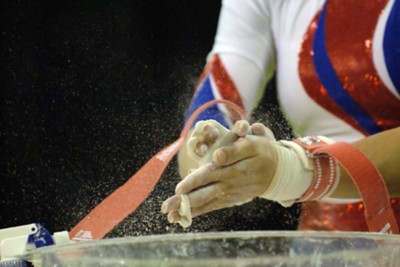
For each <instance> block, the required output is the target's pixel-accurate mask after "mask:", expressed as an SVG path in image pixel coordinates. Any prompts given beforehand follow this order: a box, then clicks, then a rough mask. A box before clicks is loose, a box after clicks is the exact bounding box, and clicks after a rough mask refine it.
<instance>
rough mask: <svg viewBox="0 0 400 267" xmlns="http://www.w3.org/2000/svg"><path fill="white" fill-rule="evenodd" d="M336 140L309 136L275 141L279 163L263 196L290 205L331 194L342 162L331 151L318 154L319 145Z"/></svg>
mask: <svg viewBox="0 0 400 267" xmlns="http://www.w3.org/2000/svg"><path fill="white" fill-rule="evenodd" d="M331 143H333V141H332V140H330V139H328V138H326V137H306V138H300V139H296V140H294V141H284V140H282V141H279V142H277V143H275V148H276V150H277V155H278V161H277V162H278V164H277V167H276V171H275V174H274V177H273V178H272V181H271V184H270V186H269V187H268V189H267V190H266V191H265V192H264V193H263V194H261V195H260V197H262V198H266V199H270V200H273V201H277V202H278V203H280V204H281V205H282V206H285V207H288V206H291V205H292V204H293V203H295V202H303V201H311V200H319V199H322V198H325V197H327V196H329V195H330V194H331V193H332V192H333V191H334V190H335V188H336V186H337V184H338V180H339V179H338V174H339V171H338V165H337V163H336V161H335V160H334V159H333V158H332V157H330V156H328V155H327V154H318V155H314V154H313V150H314V148H315V147H321V146H326V145H329V144H331Z"/></svg>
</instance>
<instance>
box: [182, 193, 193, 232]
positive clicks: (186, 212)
mask: <svg viewBox="0 0 400 267" xmlns="http://www.w3.org/2000/svg"><path fill="white" fill-rule="evenodd" d="M179 215H180V216H181V220H180V221H179V224H180V225H181V226H182V227H183V228H187V227H189V226H190V225H191V224H192V212H191V211H190V202H189V198H188V196H187V195H181V205H180V207H179Z"/></svg>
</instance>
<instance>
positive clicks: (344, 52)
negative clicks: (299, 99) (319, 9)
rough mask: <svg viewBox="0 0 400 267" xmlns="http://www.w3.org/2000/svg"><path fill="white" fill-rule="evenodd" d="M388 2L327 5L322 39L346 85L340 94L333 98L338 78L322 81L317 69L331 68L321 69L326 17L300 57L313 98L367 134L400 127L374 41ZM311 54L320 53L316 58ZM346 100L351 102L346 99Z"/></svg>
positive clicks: (399, 109) (399, 104)
mask: <svg viewBox="0 0 400 267" xmlns="http://www.w3.org/2000/svg"><path fill="white" fill-rule="evenodd" d="M386 4H387V1H371V2H368V3H366V2H365V1H362V0H353V1H340V0H333V1H329V2H327V4H326V10H324V12H325V13H324V15H325V20H324V21H323V22H324V24H325V28H323V30H324V40H316V41H317V42H320V43H321V42H322V43H323V45H324V46H325V49H326V51H327V55H328V57H329V63H330V64H331V66H332V69H333V70H334V75H335V77H337V79H338V81H339V83H340V87H341V90H342V92H340V91H338V90H337V89H336V88H334V89H335V91H334V92H336V94H337V95H336V96H332V93H331V91H330V90H332V88H330V87H329V86H332V84H331V83H330V82H331V81H332V77H331V78H329V77H328V79H327V80H328V82H326V81H324V83H321V80H320V78H321V73H319V74H318V70H317V69H316V68H326V64H324V66H318V65H315V61H316V60H315V57H316V55H315V51H314V49H315V47H314V46H313V44H314V42H315V40H314V38H315V34H316V29H318V22H319V16H320V15H321V13H320V14H318V15H317V16H316V17H315V18H314V20H313V22H312V23H311V25H310V27H309V29H308V31H307V33H306V35H305V37H304V40H303V44H302V49H301V50H300V54H299V73H300V77H301V81H302V83H303V85H304V87H305V89H306V91H307V93H308V94H309V95H310V97H311V98H312V99H314V100H315V101H316V102H317V103H319V104H320V105H321V106H322V107H324V108H325V109H327V110H328V111H330V112H331V113H333V114H335V115H336V116H338V117H340V118H341V119H343V120H344V121H345V122H347V123H348V124H350V125H352V126H353V127H354V128H356V129H357V130H359V131H361V132H362V133H364V134H365V135H368V134H372V133H375V132H378V131H380V130H386V129H390V128H393V127H396V126H398V125H400V101H399V99H397V98H396V97H395V96H394V95H393V94H392V93H391V92H390V91H389V89H388V88H386V86H385V85H384V84H383V82H382V81H381V79H380V77H379V76H378V73H377V71H376V69H375V67H374V64H373V60H372V41H371V40H372V37H373V35H374V30H375V28H376V23H377V21H378V19H379V16H380V14H381V12H382V10H383V8H384V7H385V5H386ZM367 17H368V19H365V18H367ZM319 30H321V28H320V29H319ZM310 51H312V52H314V53H313V54H314V55H313V56H312V57H311V56H310V54H311V52H310ZM322 74H323V75H326V73H325V72H324V73H322ZM321 88H324V89H321ZM346 96H349V98H348V99H347V100H348V101H347V100H346V99H345V98H343V97H346ZM343 99H344V100H343Z"/></svg>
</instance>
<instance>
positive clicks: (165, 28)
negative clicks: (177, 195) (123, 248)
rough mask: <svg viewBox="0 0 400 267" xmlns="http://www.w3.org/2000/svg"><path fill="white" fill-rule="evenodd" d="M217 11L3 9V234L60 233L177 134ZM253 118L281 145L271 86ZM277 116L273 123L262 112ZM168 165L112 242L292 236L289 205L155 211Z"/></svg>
mask: <svg viewBox="0 0 400 267" xmlns="http://www.w3.org/2000/svg"><path fill="white" fill-rule="evenodd" d="M219 8H220V1H216V0H203V1H198V0H185V1H171V0H170V1H162V0H143V1H138V0H135V1H128V0H121V1H39V0H35V1H1V4H0V9H1V10H2V11H1V13H2V14H1V51H0V66H1V69H0V82H1V84H0V87H1V88H0V90H1V91H0V92H1V98H0V101H1V106H0V107H1V114H0V116H1V119H0V138H1V142H0V146H1V160H0V174H1V183H0V198H1V202H0V203H1V206H0V207H1V209H0V228H5V227H11V226H17V225H22V224H28V223H32V222H39V223H41V224H42V225H44V226H45V227H46V228H47V229H48V230H50V231H51V232H54V231H60V230H69V229H71V228H72V227H73V226H74V225H75V224H76V223H78V222H79V220H80V219H82V218H83V217H84V216H85V215H86V214H87V213H88V212H89V211H90V210H91V209H92V208H94V207H95V206H96V204H97V203H99V202H100V201H101V200H102V199H103V198H104V197H106V196H107V195H108V194H110V193H111V192H113V191H114V190H115V189H116V188H118V186H119V185H122V184H123V183H124V182H125V181H126V180H127V179H129V177H131V175H132V174H134V173H135V172H136V171H137V170H138V169H139V168H140V166H142V165H143V164H144V163H145V162H146V161H147V160H148V159H150V158H151V156H152V155H154V154H155V153H156V152H157V151H158V150H160V149H161V148H163V147H165V146H166V145H167V144H169V143H171V142H172V141H174V140H175V139H176V138H177V137H178V136H179V131H180V128H181V123H182V119H183V114H184V111H185V109H186V107H187V105H188V103H189V101H190V97H191V94H192V91H193V89H194V85H195V82H196V80H197V77H198V75H199V74H200V71H201V70H202V67H203V66H204V64H205V57H206V55H207V53H208V51H209V50H210V49H211V46H212V42H213V38H214V34H215V30H216V25H217V19H218V13H219ZM270 91H271V94H270V97H269V99H266V101H265V102H264V105H263V106H262V107H261V108H260V109H259V111H262V112H260V113H257V114H258V115H257V117H256V119H259V120H263V121H264V122H265V123H267V124H269V125H271V127H273V128H274V130H275V132H276V133H277V135H278V137H279V135H280V134H281V135H283V136H284V137H285V136H286V137H287V136H289V135H290V133H289V130H288V128H287V126H286V125H285V123H284V121H282V120H281V119H279V118H277V117H276V116H277V115H276V113H277V112H276V107H275V103H274V101H271V99H273V98H274V92H273V88H272V89H271V90H270ZM267 109H268V110H271V109H272V110H274V111H273V112H272V113H271V112H270V113H269V114H272V116H271V115H270V116H268V115H266V114H267V113H266V112H265V110H267ZM178 181H179V178H178V175H177V171H176V161H175V160H174V161H173V162H172V163H171V164H170V165H169V167H168V169H167V170H166V172H165V173H164V175H163V177H162V178H161V180H160V182H159V183H158V185H157V186H156V188H155V190H154V191H153V192H152V194H151V195H150V196H149V198H148V199H147V200H146V202H145V203H144V204H143V205H142V206H141V207H140V208H139V209H138V210H137V211H136V212H135V213H133V214H132V215H131V216H129V217H128V218H127V219H126V220H124V222H123V223H121V224H120V225H119V226H118V227H117V228H116V229H114V231H112V232H111V233H110V235H109V237H118V236H125V235H147V234H162V233H171V232H184V231H196V232H197V231H230V230H263V229H266V230H276V229H278V230H285V229H294V228H295V227H296V223H297V215H298V207H297V206H295V207H293V208H291V209H283V208H280V207H279V206H278V205H276V204H273V203H270V202H267V201H265V200H256V201H254V202H253V203H250V204H246V205H244V206H241V207H235V208H232V209H226V210H223V211H218V212H213V213H211V214H209V215H207V216H203V217H201V218H196V219H195V221H194V224H193V226H192V227H191V228H189V229H188V230H182V229H181V228H180V227H179V226H176V225H169V224H168V223H167V221H166V218H165V216H163V215H162V214H161V213H160V212H159V210H160V205H161V203H162V201H163V200H164V199H166V198H167V197H168V196H170V195H172V194H173V190H174V187H175V184H176V183H177V182H178Z"/></svg>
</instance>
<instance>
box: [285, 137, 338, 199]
mask: <svg viewBox="0 0 400 267" xmlns="http://www.w3.org/2000/svg"><path fill="white" fill-rule="evenodd" d="M293 141H294V142H295V143H297V144H299V145H300V146H302V147H303V148H304V149H305V150H306V151H307V152H306V153H308V157H309V158H311V159H313V160H312V162H313V166H314V179H313V182H312V183H311V186H310V188H309V189H308V190H307V192H305V193H304V195H303V196H302V197H301V198H300V199H298V200H297V201H298V202H304V201H312V200H319V199H321V198H323V197H325V196H326V195H327V194H328V193H329V192H331V190H332V189H333V187H334V186H335V184H336V181H337V179H338V175H337V168H336V162H335V160H334V159H333V158H332V157H330V156H329V155H327V154H318V155H316V154H314V152H315V151H316V150H318V149H320V148H322V147H325V146H327V144H326V143H325V142H323V141H322V140H320V139H319V138H318V137H314V136H313V137H304V138H299V139H296V140H293Z"/></svg>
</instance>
